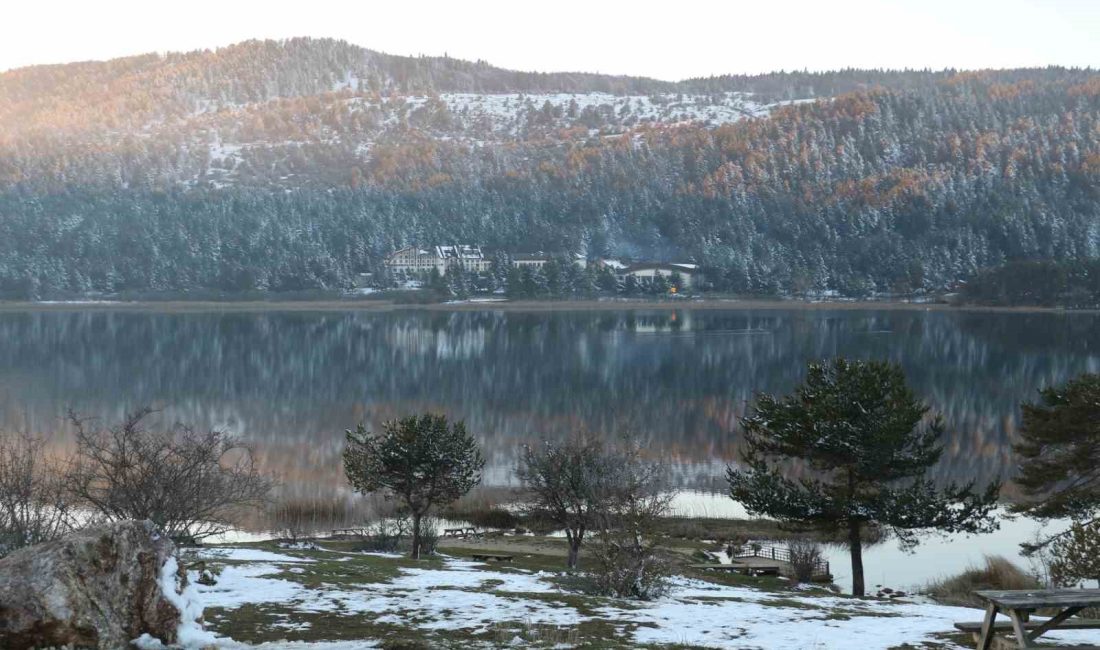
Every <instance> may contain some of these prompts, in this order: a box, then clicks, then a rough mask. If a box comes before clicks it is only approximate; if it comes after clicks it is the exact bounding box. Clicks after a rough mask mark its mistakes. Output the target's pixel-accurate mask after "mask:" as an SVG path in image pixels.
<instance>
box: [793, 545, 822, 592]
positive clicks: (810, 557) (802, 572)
mask: <svg viewBox="0 0 1100 650" xmlns="http://www.w3.org/2000/svg"><path fill="white" fill-rule="evenodd" d="M787 549H788V550H789V551H790V553H791V568H792V569H793V570H794V579H795V580H796V581H798V582H800V583H802V582H811V581H812V580H813V579H814V575H815V574H816V573H817V567H818V565H819V564H821V562H822V560H823V559H824V557H825V552H824V551H823V550H822V548H821V545H820V544H818V543H817V542H813V541H810V540H808V539H796V540H792V541H791V542H790V543H788V544H787Z"/></svg>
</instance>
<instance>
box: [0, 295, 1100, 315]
mask: <svg viewBox="0 0 1100 650" xmlns="http://www.w3.org/2000/svg"><path fill="white" fill-rule="evenodd" d="M618 310H643V311H678V310H697V311H720V310H761V311H765V310H772V311H783V310H790V311H803V310H805V311H811V310H814V311H816V310H821V311H828V310H835V311H954V312H969V313H1020V314H1028V313H1054V314H1096V313H1100V309H1069V308H1065V307H1037V306H995V305H952V304H948V303H944V302H906V301H901V300H883V301H876V300H851V301H847V300H846V301H810V300H797V299H790V300H784V299H778V298H775V299H756V298H751V299H736V298H701V299H685V300H516V301H512V300H500V301H464V302H446V303H428V304H409V303H397V302H394V301H390V300H355V299H348V300H336V299H317V300H270V301H268V300H242V301H232V300H229V301H215V300H194V301H190V300H165V301H153V300H140V301H117V302H115V301H86V302H84V301H71V302H30V301H0V313H19V312H50V311H56V312H65V311H120V312H150V313H217V312H226V313H248V312H342V311H348V312H351V311H357V312H359V311H361V312H395V311H426V312H458V311H514V312H568V311H574V312H578V311H585V312H590V311H618Z"/></svg>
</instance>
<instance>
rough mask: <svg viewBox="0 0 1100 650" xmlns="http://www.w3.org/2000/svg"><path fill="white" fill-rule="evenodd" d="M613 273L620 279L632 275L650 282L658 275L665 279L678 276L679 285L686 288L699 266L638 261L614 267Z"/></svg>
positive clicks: (691, 281) (693, 279)
mask: <svg viewBox="0 0 1100 650" xmlns="http://www.w3.org/2000/svg"><path fill="white" fill-rule="evenodd" d="M614 273H615V275H617V276H618V277H619V278H620V279H625V278H626V277H627V276H633V277H635V278H637V279H638V280H639V281H641V282H652V281H654V280H656V279H657V278H659V277H660V278H664V279H666V280H672V279H673V278H676V277H678V278H680V284H681V286H683V288H685V289H688V288H690V287H691V285H692V283H693V282H694V281H695V276H697V275H698V274H699V267H698V266H696V265H695V264H687V263H681V262H638V263H635V264H629V265H626V266H624V267H622V268H618V269H615V270H614Z"/></svg>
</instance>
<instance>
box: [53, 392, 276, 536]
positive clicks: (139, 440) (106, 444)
mask: <svg viewBox="0 0 1100 650" xmlns="http://www.w3.org/2000/svg"><path fill="white" fill-rule="evenodd" d="M151 413H153V411H152V409H149V408H142V409H139V410H137V411H135V412H133V413H131V414H129V415H128V416H126V418H125V419H124V421H123V422H122V423H121V424H119V425H117V426H114V427H108V428H89V426H88V423H89V421H88V420H84V419H81V418H79V417H77V416H76V415H75V414H73V413H72V412H70V413H69V419H70V420H71V421H72V423H73V425H74V426H75V428H76V443H77V452H76V458H75V462H74V464H73V467H72V469H71V470H70V472H69V476H68V480H67V484H68V489H69V492H70V493H71V494H72V495H74V496H75V497H76V498H78V499H79V500H80V501H81V502H83V503H84V504H86V505H87V506H89V507H90V508H92V509H93V510H94V511H95V512H96V513H97V514H98V515H100V516H102V517H104V518H105V519H107V520H111V521H114V520H122V519H149V520H151V521H152V522H153V523H155V524H156V525H157V526H158V527H160V529H161V530H162V531H163V532H164V533H165V534H167V535H169V536H172V537H187V538H191V539H202V538H204V537H209V536H210V535H215V534H218V533H221V532H224V531H226V530H228V529H230V528H232V527H233V525H234V524H235V522H236V514H237V513H238V512H239V509H240V508H244V507H248V506H259V505H261V504H262V503H263V502H264V500H265V499H266V498H267V495H268V492H269V491H270V489H271V487H272V484H273V482H272V480H271V478H270V477H268V476H267V475H265V474H262V473H261V472H260V471H259V469H258V468H257V467H256V463H255V461H254V459H253V457H252V453H251V450H250V449H249V448H248V447H247V446H245V445H244V444H242V443H241V442H240V441H238V440H237V439H236V438H234V437H232V436H230V435H228V434H225V433H222V432H220V431H206V432H198V431H195V430H193V429H191V428H190V427H187V426H184V425H181V424H176V425H175V426H172V427H169V428H168V429H167V430H164V431H150V430H148V429H146V428H145V422H146V419H147V418H148V416H149V415H150V414H151Z"/></svg>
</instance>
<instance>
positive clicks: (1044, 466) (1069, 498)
mask: <svg viewBox="0 0 1100 650" xmlns="http://www.w3.org/2000/svg"><path fill="white" fill-rule="evenodd" d="M1039 396H1040V402H1039V403H1038V404H1024V405H1023V406H1022V407H1021V410H1022V412H1023V426H1022V427H1021V430H1020V442H1018V443H1017V444H1016V445H1014V447H1013V450H1014V451H1015V453H1016V457H1017V458H1018V459H1019V461H1018V471H1017V475H1016V479H1015V482H1016V484H1017V485H1018V486H1020V489H1021V492H1022V493H1023V496H1024V499H1023V500H1021V501H1020V502H1018V503H1015V504H1013V505H1012V506H1011V507H1010V510H1011V511H1012V512H1015V513H1019V514H1025V515H1027V516H1029V517H1033V518H1035V519H1039V520H1042V521H1048V520H1051V519H1061V518H1068V519H1071V520H1073V521H1074V527H1073V528H1071V529H1070V530H1068V531H1064V532H1062V533H1058V534H1056V535H1053V536H1050V537H1048V538H1046V539H1044V540H1040V541H1039V542H1038V543H1034V544H1024V545H1023V548H1024V552H1025V553H1032V552H1035V551H1037V550H1038V549H1040V548H1043V547H1045V546H1047V545H1049V544H1054V547H1055V548H1057V547H1060V546H1061V545H1063V544H1066V543H1067V541H1066V540H1067V537H1072V538H1073V539H1074V540H1076V541H1075V543H1074V545H1073V549H1080V548H1083V547H1085V543H1084V539H1085V538H1086V537H1088V536H1090V535H1095V534H1096V533H1097V531H1098V527H1100V375H1094V374H1085V375H1081V376H1080V377H1077V378H1075V379H1072V380H1070V381H1068V382H1066V383H1065V384H1064V385H1062V386H1052V387H1048V388H1044V389H1043V390H1041V391H1039ZM1073 549H1063V550H1067V552H1068V550H1073ZM1073 564H1075V563H1073V562H1070V563H1069V564H1067V567H1069V566H1072V565H1073ZM1067 570H1068V568H1067ZM1074 575H1078V578H1079V579H1084V578H1085V577H1086V576H1082V575H1079V574H1074ZM1087 577H1095V576H1087Z"/></svg>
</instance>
